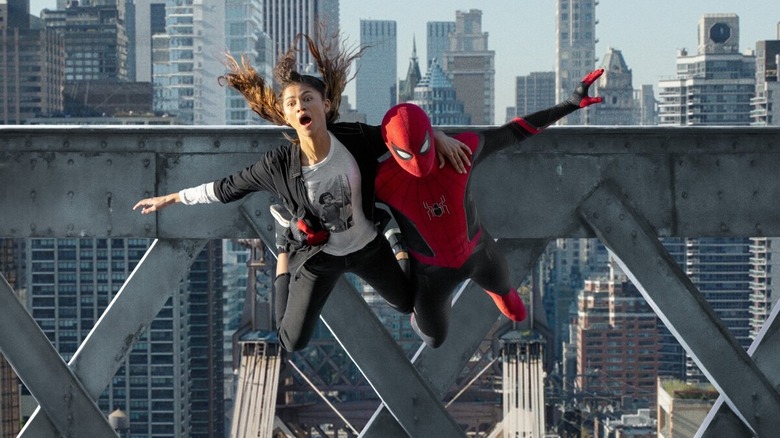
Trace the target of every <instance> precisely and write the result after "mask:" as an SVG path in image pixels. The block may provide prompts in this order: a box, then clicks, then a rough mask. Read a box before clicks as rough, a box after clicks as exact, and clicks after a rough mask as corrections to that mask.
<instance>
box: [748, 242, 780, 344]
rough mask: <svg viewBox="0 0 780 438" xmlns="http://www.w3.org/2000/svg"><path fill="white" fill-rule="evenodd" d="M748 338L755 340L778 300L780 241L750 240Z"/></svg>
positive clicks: (779, 292) (779, 295) (779, 293)
mask: <svg viewBox="0 0 780 438" xmlns="http://www.w3.org/2000/svg"><path fill="white" fill-rule="evenodd" d="M750 242H751V243H750V266H751V267H750V293H751V297H750V338H751V339H755V338H756V336H757V335H758V332H759V331H760V330H761V327H763V325H764V323H765V322H766V320H767V318H768V317H769V313H770V312H771V311H772V307H774V305H775V304H776V303H777V301H778V298H780V291H778V292H775V291H774V290H775V289H776V287H775V286H778V285H780V279H777V278H778V275H780V239H777V238H774V237H755V238H751V239H750Z"/></svg>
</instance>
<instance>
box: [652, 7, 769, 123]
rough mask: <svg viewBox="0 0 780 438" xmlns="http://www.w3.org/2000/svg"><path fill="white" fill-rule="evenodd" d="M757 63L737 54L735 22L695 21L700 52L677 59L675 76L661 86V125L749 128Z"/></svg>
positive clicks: (718, 17) (727, 18)
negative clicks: (697, 27) (696, 22)
mask: <svg viewBox="0 0 780 438" xmlns="http://www.w3.org/2000/svg"><path fill="white" fill-rule="evenodd" d="M755 75H756V60H755V56H753V55H744V54H742V53H740V52H739V17H737V16H736V15H735V14H709V15H705V16H703V17H702V18H701V19H700V20H699V52H698V54H696V55H693V56H689V55H688V52H687V51H686V50H685V49H682V50H680V51H679V54H678V56H677V77H676V78H675V79H667V80H662V81H659V83H658V87H659V98H660V105H659V118H660V120H659V124H661V125H682V126H693V125H749V124H750V122H751V118H750V112H751V103H750V102H751V99H752V98H753V97H754V95H755V91H756V90H755V83H756V78H755Z"/></svg>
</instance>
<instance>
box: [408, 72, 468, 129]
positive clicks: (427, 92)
mask: <svg viewBox="0 0 780 438" xmlns="http://www.w3.org/2000/svg"><path fill="white" fill-rule="evenodd" d="M411 102H412V103H414V104H415V105H418V106H419V107H420V108H422V109H423V111H425V112H426V113H427V114H428V117H430V119H431V124H432V125H434V126H437V125H440V126H442V125H469V124H470V118H469V116H468V114H465V108H464V105H463V102H461V101H460V100H458V98H457V95H456V92H455V87H453V85H452V82H450V80H449V79H448V78H447V75H446V74H445V73H444V71H443V70H442V69H441V67H440V66H439V63H438V62H437V61H436V60H435V59H434V60H433V62H431V65H430V67H428V72H427V73H426V74H425V76H423V78H422V79H421V80H420V82H418V83H417V86H416V87H414V100H412V101H411Z"/></svg>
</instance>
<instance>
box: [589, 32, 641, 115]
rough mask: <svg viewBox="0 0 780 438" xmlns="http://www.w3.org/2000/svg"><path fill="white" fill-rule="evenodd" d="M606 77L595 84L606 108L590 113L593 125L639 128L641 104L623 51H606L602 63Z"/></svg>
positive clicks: (597, 108) (600, 106)
mask: <svg viewBox="0 0 780 438" xmlns="http://www.w3.org/2000/svg"><path fill="white" fill-rule="evenodd" d="M600 67H601V68H603V69H604V74H603V75H602V76H601V77H600V78H599V79H598V80H597V81H596V93H595V94H596V95H597V96H599V97H601V98H603V99H604V105H596V108H592V109H591V111H590V120H589V121H588V124H591V125H638V124H639V114H640V102H639V100H638V99H637V98H636V96H635V91H634V86H633V75H632V73H631V69H630V68H628V64H626V60H625V59H623V53H622V52H621V51H620V50H617V49H613V48H612V47H610V48H608V49H607V53H606V55H604V61H603V62H602V63H601V66H600Z"/></svg>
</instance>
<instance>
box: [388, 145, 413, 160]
mask: <svg viewBox="0 0 780 438" xmlns="http://www.w3.org/2000/svg"><path fill="white" fill-rule="evenodd" d="M393 150H395V153H396V154H397V155H398V158H400V159H402V160H404V161H406V160H411V159H412V154H410V153H409V152H406V151H405V150H403V149H400V148H399V147H398V146H396V145H393Z"/></svg>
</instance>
